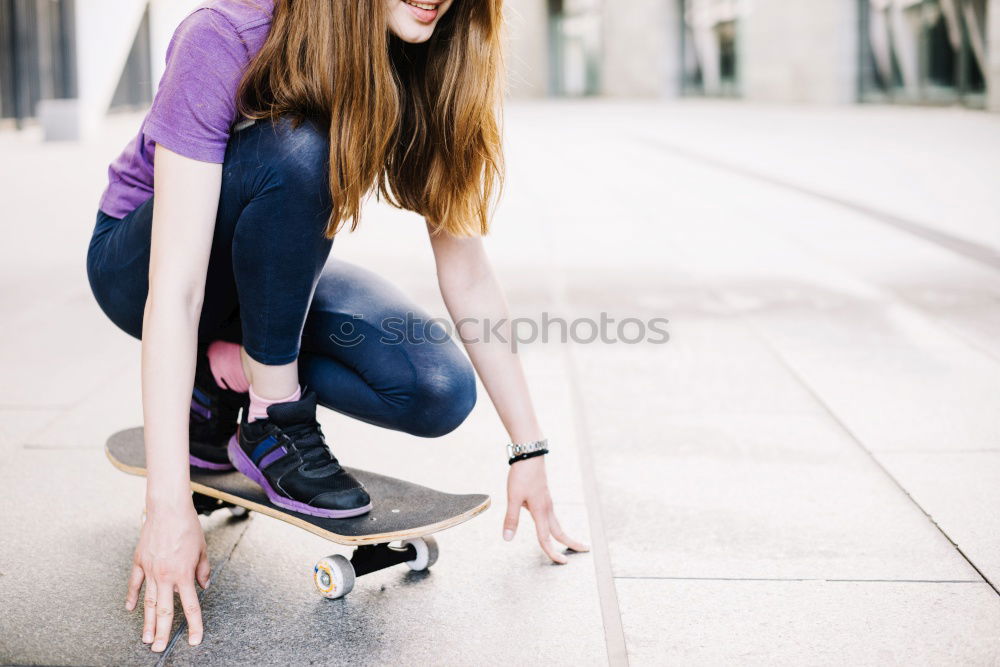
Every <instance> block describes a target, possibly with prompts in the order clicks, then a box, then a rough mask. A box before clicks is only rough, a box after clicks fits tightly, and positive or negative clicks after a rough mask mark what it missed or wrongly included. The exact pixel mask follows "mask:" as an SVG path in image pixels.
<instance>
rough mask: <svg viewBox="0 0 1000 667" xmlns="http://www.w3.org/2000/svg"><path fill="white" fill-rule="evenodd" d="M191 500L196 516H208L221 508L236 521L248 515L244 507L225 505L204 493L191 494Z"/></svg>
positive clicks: (223, 502)
mask: <svg viewBox="0 0 1000 667" xmlns="http://www.w3.org/2000/svg"><path fill="white" fill-rule="evenodd" d="M191 500H193V501H194V509H195V511H196V512H197V513H198V514H204V515H205V516H208V515H210V514H211V513H212V512H214V511H215V510H221V509H223V508H228V509H229V513H230V514H232V515H233V517H234V518H237V519H243V518H245V517H247V516H249V515H250V513H249V512H248V511H247V508H246V507H240V506H239V505H234V504H232V503H227V502H226V501H225V500H221V499H219V498H213V497H212V496H206V495H205V494H204V493H198V492H197V491H195V492H194V493H192V494H191Z"/></svg>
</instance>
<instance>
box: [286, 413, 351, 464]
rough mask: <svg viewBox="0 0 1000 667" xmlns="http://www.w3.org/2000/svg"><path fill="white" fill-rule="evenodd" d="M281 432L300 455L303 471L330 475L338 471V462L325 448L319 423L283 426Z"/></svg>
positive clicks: (327, 448)
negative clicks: (293, 443)
mask: <svg viewBox="0 0 1000 667" xmlns="http://www.w3.org/2000/svg"><path fill="white" fill-rule="evenodd" d="M281 430H282V432H283V433H284V434H285V435H287V436H288V437H289V438H291V439H292V440H293V441H294V442H295V447H296V449H298V450H299V453H300V454H301V455H302V461H303V467H302V469H303V470H306V471H309V472H318V473H329V474H331V475H332V474H334V473H336V472H337V471H338V470H340V468H341V466H340V462H339V461H338V460H337V457H336V456H334V455H333V452H331V451H330V449H329V447H327V446H326V440H325V439H324V438H323V430H322V429H321V428H320V425H319V422H316V421H313V422H306V423H303V424H293V425H291V426H283V427H281Z"/></svg>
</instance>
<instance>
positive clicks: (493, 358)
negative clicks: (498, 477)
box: [428, 227, 588, 563]
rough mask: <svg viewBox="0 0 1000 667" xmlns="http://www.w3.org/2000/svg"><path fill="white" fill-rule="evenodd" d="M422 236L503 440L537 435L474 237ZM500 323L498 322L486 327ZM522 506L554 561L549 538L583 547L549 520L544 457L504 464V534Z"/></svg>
mask: <svg viewBox="0 0 1000 667" xmlns="http://www.w3.org/2000/svg"><path fill="white" fill-rule="evenodd" d="M428 231H430V228H429V227H428ZM430 238H431V246H432V247H433V248H434V260H435V262H436V264H437V276H438V284H439V285H440V287H441V296H442V297H443V298H444V303H445V306H447V308H448V312H449V314H450V315H451V318H452V320H453V321H454V322H455V324H456V327H457V328H458V333H459V336H460V337H461V339H462V343H463V344H464V345H465V349H466V351H468V353H469V358H470V359H472V365H473V366H475V368H476V373H478V374H479V378H480V379H481V380H482V382H483V385H484V386H485V387H486V391H487V393H488V394H489V395H490V399H491V400H492V401H493V406H494V407H495V408H496V411H497V414H498V415H499V417H500V420H501V421H502V422H503V425H504V427H505V428H506V429H507V434H508V435H509V436H510V439H511V442H515V443H526V442H531V441H534V440H541V439H542V438H543V437H544V436H543V435H542V429H541V427H540V426H539V425H538V418H537V417H536V416H535V409H534V406H533V405H532V402H531V396H530V394H529V392H528V383H527V381H526V380H525V377H524V369H523V368H522V367H521V360H520V359H519V358H518V356H517V352H515V350H514V348H513V347H512V345H511V327H510V315H509V312H508V309H507V300H506V299H505V298H504V295H503V291H502V290H501V289H500V285H499V283H498V282H497V279H496V276H495V275H494V274H493V269H492V267H491V266H490V262H489V258H488V257H487V256H486V251H485V248H484V247H483V242H482V239H481V238H479V237H473V238H457V237H453V236H449V235H447V234H445V233H442V234H438V235H433V234H432V235H431V237H430ZM486 321H489V323H490V329H491V332H498V333H499V334H500V335H499V336H493V335H492V333H491V336H490V337H489V338H487V337H486V336H485V335H484V333H485V332H484V327H483V325H484V323H485V322H486ZM500 321H503V325H502V326H499V327H495V328H494V325H495V323H497V322H500ZM498 449H499V448H498ZM498 458H499V457H498ZM522 507H527V508H528V511H529V512H531V518H532V519H533V520H534V522H535V532H536V533H537V535H538V543H539V544H540V545H541V547H542V550H543V551H544V552H545V553H546V554H547V555H548V557H549V558H551V559H552V560H553V561H554V562H556V563H565V562H566V556H564V555H563V554H561V553H559V551H557V550H556V549H555V548H554V547H553V544H552V540H551V538H553V537H554V538H555V539H556V540H558V541H559V542H561V543H563V544H564V545H566V546H567V547H569V548H570V549H572V550H573V551H587V550H588V548H587V547H586V546H585V545H583V544H581V543H580V542H577V541H576V540H574V539H572V538H570V537H569V536H568V535H566V533H564V532H563V530H562V528H561V527H560V525H559V521H558V519H556V515H555V512H554V510H553V507H552V497H551V496H550V495H549V488H548V480H547V478H546V475H545V456H535V457H533V458H529V459H525V460H523V461H518V462H516V463H514V464H513V465H512V466H510V471H509V472H508V474H507V515H506V517H505V518H504V522H503V537H504V539H505V540H511V539H513V537H514V532H515V531H516V530H517V522H518V517H519V516H520V513H521V508H522Z"/></svg>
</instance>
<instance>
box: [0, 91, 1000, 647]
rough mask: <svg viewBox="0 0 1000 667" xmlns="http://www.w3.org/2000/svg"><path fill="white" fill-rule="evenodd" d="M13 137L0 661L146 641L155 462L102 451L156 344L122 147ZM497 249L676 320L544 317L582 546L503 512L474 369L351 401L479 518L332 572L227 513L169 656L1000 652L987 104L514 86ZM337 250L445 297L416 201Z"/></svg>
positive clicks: (118, 139)
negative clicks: (390, 399)
mask: <svg viewBox="0 0 1000 667" xmlns="http://www.w3.org/2000/svg"><path fill="white" fill-rule="evenodd" d="M137 124H138V117H136V116H125V117H119V118H115V119H113V120H112V121H111V122H109V125H108V128H107V131H106V136H104V137H102V138H101V139H100V140H98V141H96V142H94V143H92V144H86V145H77V144H67V145H58V144H40V143H38V141H37V136H36V135H35V134H34V133H33V132H31V131H28V132H24V133H22V134H19V135H17V134H0V155H2V156H3V157H2V158H0V182H2V183H5V184H6V185H5V186H4V188H5V190H4V201H5V202H6V203H7V217H6V220H7V223H6V227H5V230H6V237H7V243H6V244H4V245H3V246H2V247H0V260H2V261H0V284H2V285H3V289H2V291H0V308H2V309H3V312H4V313H5V317H4V318H3V320H2V321H0V368H2V370H3V377H4V379H5V382H3V383H2V384H0V452H2V454H3V457H4V464H3V465H2V466H0V503H2V504H0V506H2V507H3V511H2V514H0V528H2V529H3V534H4V535H5V538H4V540H3V541H2V543H0V573H2V574H0V608H2V609H3V613H0V662H2V663H7V662H11V663H29V664H107V663H139V662H150V663H155V662H157V660H158V659H159V658H158V657H156V656H152V655H150V654H148V653H147V652H145V649H143V647H142V646H141V645H140V643H139V641H138V625H139V621H138V617H136V616H135V615H130V614H127V613H125V612H124V611H123V610H122V608H121V607H122V600H121V597H122V593H123V588H124V580H125V576H126V573H127V562H128V557H129V554H130V552H131V549H132V547H133V545H134V540H135V538H136V535H137V517H138V514H139V511H140V510H141V499H142V482H141V480H138V479H132V478H128V477H125V476H123V475H121V474H120V473H118V472H117V471H115V470H113V469H112V468H111V466H110V465H109V464H107V463H106V461H104V459H103V453H102V447H103V443H104V440H105V439H106V437H107V435H108V434H110V433H111V432H113V431H114V430H117V429H119V428H124V427H128V426H133V425H135V424H137V423H139V421H140V411H139V398H138V372H139V371H138V351H139V345H138V343H137V342H135V341H133V340H131V339H129V338H128V337H127V336H125V335H124V334H122V333H121V332H118V331H117V330H115V329H114V327H113V326H112V325H111V324H110V323H108V322H107V321H106V320H105V318H104V316H103V315H102V314H101V313H100V312H99V310H98V308H97V306H96V305H95V304H94V302H93V300H92V298H91V297H90V295H89V290H88V288H87V283H86V276H85V272H84V265H83V259H84V254H85V248H86V243H87V240H88V238H89V233H90V230H91V228H92V225H93V217H94V213H95V211H94V210H93V209H94V207H96V201H97V197H98V195H99V193H100V190H101V188H102V187H103V182H104V169H105V168H106V165H107V162H108V161H109V160H110V159H111V158H112V157H113V156H114V155H115V154H116V153H117V151H118V150H119V149H120V148H121V146H122V145H123V143H124V142H125V141H126V140H127V139H128V137H129V135H130V134H131V133H132V132H134V130H135V128H136V126H137ZM507 137H508V143H509V149H508V160H509V182H508V185H507V190H506V196H505V199H504V202H503V204H502V206H501V208H500V210H499V212H498V217H497V220H496V226H495V233H494V234H493V235H492V236H491V238H490V240H489V246H490V250H491V255H492V257H493V258H494V261H495V264H496V267H497V270H498V272H499V273H500V275H501V278H502V280H503V282H504V284H505V286H506V287H507V290H508V295H509V299H510V302H511V307H512V310H513V311H514V313H515V315H520V316H525V317H532V318H540V317H541V315H542V313H549V314H550V316H559V317H563V318H565V319H567V320H569V321H572V320H574V319H599V318H600V315H601V313H602V312H603V313H607V315H608V316H609V317H614V318H615V319H616V320H617V321H621V320H622V319H625V318H638V319H641V320H649V319H650V318H660V317H662V318H667V319H669V321H670V322H669V325H668V327H667V328H668V330H669V333H670V341H669V342H668V343H667V344H663V345H657V344H650V343H639V344H625V343H617V344H602V343H590V344H584V343H578V342H571V343H565V344H564V343H559V342H549V343H547V344H545V343H533V344H528V345H525V346H523V347H522V354H523V358H524V363H525V365H526V368H527V370H528V373H529V376H530V379H531V383H532V389H533V393H534V396H535V398H536V400H537V402H538V404H539V411H540V414H541V418H542V420H543V424H544V427H545V429H546V431H547V433H548V434H549V437H550V439H551V440H552V442H553V443H554V444H555V446H556V453H555V454H554V455H553V456H552V457H551V458H550V465H549V467H550V469H551V472H550V475H551V477H552V480H551V482H552V490H553V495H554V498H555V500H556V504H557V511H558V512H559V514H560V516H561V517H562V519H563V523H564V527H565V528H566V529H567V530H568V531H570V532H571V533H572V534H574V535H578V536H582V537H583V539H585V540H586V541H589V542H590V543H591V544H592V545H593V547H594V550H593V552H592V553H591V554H578V555H574V556H573V557H572V558H571V562H570V564H569V565H567V566H565V567H554V566H550V565H547V564H546V563H545V560H544V558H543V557H542V556H541V554H540V552H538V549H537V547H536V546H535V545H534V544H533V536H532V534H531V532H532V531H531V530H530V523H529V522H527V520H525V522H524V523H523V524H522V530H521V531H520V533H519V535H518V537H517V539H516V540H515V542H514V543H513V544H507V543H504V542H503V541H501V540H500V537H499V536H500V521H501V519H502V515H503V500H504V493H503V482H504V474H505V472H506V470H505V468H506V466H505V465H504V463H503V460H502V455H501V452H500V450H499V446H500V444H501V443H502V430H501V428H500V426H499V423H498V421H497V419H496V417H495V416H494V415H493V414H492V411H491V409H490V406H489V403H488V400H487V399H486V396H485V392H482V391H481V397H482V398H481V400H480V403H479V405H478V406H477V408H476V410H475V412H474V413H473V415H472V416H471V417H470V419H469V421H468V422H467V423H466V424H464V425H463V426H462V427H461V428H460V429H459V430H458V431H456V432H455V433H453V434H451V435H449V436H447V437H445V438H442V439H440V440H437V441H426V440H417V439H414V438H410V437H407V436H403V435H400V434H396V433H389V432H385V431H380V430H378V429H375V428H373V427H369V426H366V425H364V424H359V423H355V422H352V421H350V420H348V419H345V418H343V417H341V416H338V415H333V414H329V413H328V414H325V415H324V416H323V423H324V428H325V431H326V433H327V434H328V437H329V439H330V440H331V441H332V442H333V443H334V444H335V447H336V451H337V454H338V456H339V457H340V458H341V459H342V460H344V461H345V462H347V463H349V464H350V465H355V466H358V467H366V468H370V469H375V470H379V471H381V472H385V473H387V474H394V475H399V476H405V477H407V478H408V479H413V480H414V481H417V482H420V483H423V484H427V485H430V486H434V487H437V488H442V489H445V490H454V491H456V492H472V491H477V492H478V491H485V492H488V493H491V494H492V495H493V498H494V506H493V508H491V510H489V512H488V513H487V514H486V515H485V516H484V517H482V518H479V519H477V520H475V521H473V522H471V523H469V524H467V525H465V526H462V527H460V528H457V529H455V530H453V531H449V532H446V533H444V534H442V535H441V536H440V539H439V541H440V543H441V547H442V554H441V559H440V562H439V563H438V564H437V565H436V566H435V568H434V570H433V571H432V572H431V573H430V574H428V575H424V576H418V575H408V574H406V572H405V571H404V570H389V571H386V572H382V573H380V574H378V575H372V576H371V577H365V578H362V579H360V580H359V581H358V585H357V587H356V588H355V591H354V592H353V593H352V594H351V596H349V597H348V598H347V599H345V600H341V601H332V602H331V601H327V600H324V599H322V598H320V597H319V596H317V595H316V594H315V593H314V592H313V590H312V588H311V586H312V585H311V582H310V570H311V566H312V564H313V562H314V561H315V560H316V559H317V558H318V557H320V556H323V555H326V554H327V553H334V552H341V553H346V552H345V551H344V550H340V549H338V548H337V547H335V546H332V545H329V544H328V543H326V542H324V541H323V540H320V539H318V538H315V537H313V536H310V535H307V534H304V533H302V532H301V531H298V530H296V529H293V528H291V527H289V526H286V525H284V524H281V523H278V522H275V521H271V520H269V519H268V518H266V517H254V518H252V519H251V520H250V521H248V522H231V521H228V520H226V518H225V517H224V516H222V514H221V513H220V514H219V515H218V516H216V517H212V519H210V520H206V524H205V525H206V530H207V535H208V539H209V544H210V548H211V550H212V557H213V563H214V566H215V571H216V574H215V579H214V581H213V585H212V586H211V587H210V588H209V590H208V591H207V592H206V593H205V596H204V608H205V615H206V623H207V625H208V634H207V636H206V640H205V643H204V644H203V645H202V646H201V647H198V648H196V649H191V648H190V647H188V646H186V644H185V643H184V642H183V641H178V642H177V643H176V644H175V645H174V647H173V648H172V650H171V651H170V652H169V654H168V655H167V656H166V657H165V658H164V659H163V662H164V663H165V664H167V663H172V664H188V663H195V662H197V663H211V664H238V663H252V664H290V663H295V664H299V663H320V664H331V663H333V664H336V663H338V662H345V663H346V662H352V663H361V664H383V663H386V662H389V661H393V662H395V661H409V662H413V661H417V662H436V663H441V664H499V663H505V664H510V663H514V664H535V663H542V662H546V663H555V664H569V663H583V664H606V663H608V662H609V661H610V662H612V663H614V664H624V662H625V661H626V660H627V661H629V662H631V663H632V664H636V665H642V664H665V663H666V664H719V663H721V662H729V663H739V664H765V663H767V664H775V663H777V664H836V663H840V664H879V665H881V664H907V665H909V664H954V663H962V664H980V665H989V664H997V663H998V662H1000V594H998V592H997V589H998V588H1000V558H998V556H997V554H1000V513H997V512H996V508H997V507H998V506H1000V444H998V437H1000V435H998V434H1000V411H998V410H997V409H996V406H995V396H997V394H998V389H1000V343H997V341H998V340H1000V336H998V334H1000V274H998V268H1000V266H998V265H995V263H994V262H993V261H992V259H991V258H992V257H993V256H994V255H995V254H996V251H997V249H1000V237H998V236H997V230H998V229H1000V225H998V223H1000V196H998V195H997V194H996V188H995V185H994V179H993V178H992V174H995V173H997V170H998V167H1000V120H998V119H995V118H993V117H992V116H988V115H985V114H976V113H970V112H959V111H954V110H931V109H889V108H876V107H860V108H838V109H814V108H796V107H762V106H752V105H746V104H739V103H733V104H728V103H727V104H717V103H708V102H688V103H676V104H658V103H605V102H595V103H570V102H565V103H560V102H545V103H535V104H531V103H518V104H514V105H512V106H510V107H509V109H508V113H507ZM334 253H336V254H337V256H338V257H344V258H346V259H349V260H351V261H356V262H359V263H362V264H364V265H365V266H368V267H369V268H372V269H374V270H376V271H379V272H381V273H383V274H385V275H386V276H388V277H390V278H391V279H393V280H394V281H396V282H398V283H399V284H401V285H403V286H404V288H405V289H406V290H407V291H408V292H409V293H410V294H411V295H413V296H414V298H416V299H417V300H418V301H420V302H421V303H422V304H424V305H426V306H427V307H428V308H429V309H430V310H432V312H435V313H439V314H442V315H444V314H445V310H444V307H443V305H442V304H441V302H440V297H439V296H438V295H437V291H436V286H435V284H434V278H433V275H434V274H433V262H432V259H431V257H430V253H429V248H428V246H427V241H426V235H425V234H424V232H423V229H422V223H421V221H420V220H419V219H417V218H415V217H414V216H412V215H409V214H406V213H401V212H397V211H392V210H389V209H385V208H382V207H375V206H373V207H371V208H370V209H369V211H368V212H367V214H366V217H365V219H364V221H363V224H362V227H361V230H360V231H359V232H358V233H356V234H352V235H345V236H343V237H341V238H338V240H337V242H336V244H335V247H334Z"/></svg>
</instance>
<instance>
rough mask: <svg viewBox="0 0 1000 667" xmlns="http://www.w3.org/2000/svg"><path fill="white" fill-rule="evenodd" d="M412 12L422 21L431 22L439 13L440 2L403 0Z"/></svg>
mask: <svg viewBox="0 0 1000 667" xmlns="http://www.w3.org/2000/svg"><path fill="white" fill-rule="evenodd" d="M403 4H404V5H406V6H407V8H408V9H409V10H410V13H411V14H413V16H414V18H416V19H417V20H418V21H420V22H421V23H431V22H433V21H434V19H436V18H437V15H438V3H436V2H418V0H403Z"/></svg>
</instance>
